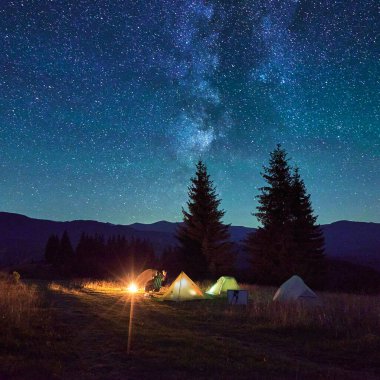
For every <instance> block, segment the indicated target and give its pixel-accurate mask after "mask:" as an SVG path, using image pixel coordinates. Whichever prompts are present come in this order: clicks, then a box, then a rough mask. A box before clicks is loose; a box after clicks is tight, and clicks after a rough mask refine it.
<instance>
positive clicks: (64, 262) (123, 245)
mask: <svg viewBox="0 0 380 380" xmlns="http://www.w3.org/2000/svg"><path fill="white" fill-rule="evenodd" d="M45 259H46V261H47V262H48V263H50V264H51V265H52V266H53V267H54V268H55V269H56V270H57V271H58V272H59V273H60V274H63V275H76V276H85V277H118V276H122V275H125V273H130V272H134V273H139V272H141V271H142V270H144V269H146V268H152V267H155V266H156V265H157V264H158V260H157V258H156V256H155V252H154V248H153V246H152V244H151V243H150V242H149V241H146V240H141V239H136V238H132V239H126V238H125V237H124V236H120V235H117V236H111V237H109V238H108V239H105V238H104V236H102V235H99V234H95V235H89V234H85V233H82V235H81V237H80V240H79V242H78V244H77V246H76V248H75V249H73V247H72V243H71V241H70V237H69V235H68V233H67V231H65V232H64V233H63V235H62V237H61V238H59V236H58V235H51V236H50V237H49V239H48V241H47V243H46V248H45Z"/></svg>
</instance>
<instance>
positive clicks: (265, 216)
mask: <svg viewBox="0 0 380 380" xmlns="http://www.w3.org/2000/svg"><path fill="white" fill-rule="evenodd" d="M262 175H263V178H264V179H265V180H266V182H267V185H266V186H264V187H262V188H261V189H260V191H261V194H260V195H259V196H258V197H257V198H258V201H259V206H258V208H257V210H258V211H257V212H256V213H255V214H254V215H255V216H256V217H257V219H258V221H259V222H260V223H261V227H260V228H259V229H258V230H257V232H256V233H252V234H250V235H249V236H248V238H247V240H246V248H247V250H248V251H249V252H250V254H251V257H252V264H253V272H254V275H255V278H256V280H257V281H258V282H261V283H268V284H274V285H278V284H279V283H281V282H283V281H285V280H286V279H288V278H289V277H290V276H292V275H294V274H298V275H300V276H301V277H303V278H304V279H305V281H306V282H308V283H309V284H311V285H312V286H321V285H322V282H323V274H324V270H325V260H324V253H323V245H324V240H323V235H322V232H321V230H320V229H319V227H318V226H317V225H316V219H317V218H316V217H315V216H314V215H313V209H312V206H311V201H310V195H308V194H307V192H306V187H305V184H304V182H303V180H302V179H301V177H300V175H299V170H298V168H296V169H295V170H294V172H292V169H291V167H290V166H289V163H288V159H287V154H286V151H285V150H284V149H282V148H281V146H280V145H277V148H276V149H275V150H274V151H273V152H272V153H271V154H270V161H269V166H268V167H264V173H263V174H262Z"/></svg>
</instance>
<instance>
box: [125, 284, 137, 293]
mask: <svg viewBox="0 0 380 380" xmlns="http://www.w3.org/2000/svg"><path fill="white" fill-rule="evenodd" d="M127 290H128V292H130V293H136V292H137V290H138V289H137V285H136V284H135V283H134V282H131V283H130V284H129V286H128V288H127Z"/></svg>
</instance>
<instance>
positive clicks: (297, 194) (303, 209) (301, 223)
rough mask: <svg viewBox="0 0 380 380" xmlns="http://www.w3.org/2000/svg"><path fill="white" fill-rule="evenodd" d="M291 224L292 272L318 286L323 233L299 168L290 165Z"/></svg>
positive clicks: (323, 266) (323, 269)
mask: <svg viewBox="0 0 380 380" xmlns="http://www.w3.org/2000/svg"><path fill="white" fill-rule="evenodd" d="M291 199H292V204H291V208H292V215H293V221H292V228H293V231H292V233H293V240H294V251H293V272H294V273H298V274H300V276H302V277H303V278H304V279H305V281H307V282H308V283H309V284H310V285H312V286H316V287H320V286H321V285H322V284H323V282H324V276H325V272H326V260H325V254H324V237H323V233H322V230H321V229H320V227H319V226H318V225H317V224H316V222H317V217H316V216H314V210H313V208H312V205H311V200H310V194H307V191H306V186H305V183H304V181H303V180H302V179H301V177H300V174H299V169H298V168H297V167H296V168H295V169H294V174H293V178H292V194H291Z"/></svg>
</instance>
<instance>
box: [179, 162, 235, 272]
mask: <svg viewBox="0 0 380 380" xmlns="http://www.w3.org/2000/svg"><path fill="white" fill-rule="evenodd" d="M188 195H189V200H188V202H187V208H188V211H186V210H184V209H182V213H183V223H182V224H181V225H180V226H179V227H178V230H177V239H178V241H179V249H180V252H181V255H182V257H183V259H184V269H185V270H186V271H187V272H188V273H189V275H190V276H192V277H194V278H196V279H200V278H206V277H208V276H210V275H213V276H217V275H220V274H226V273H228V271H230V270H231V269H232V266H233V258H234V257H233V254H232V244H231V242H230V241H229V239H230V235H229V231H228V228H229V226H228V225H224V224H223V223H222V218H223V216H224V214H225V212H224V211H223V210H220V209H219V206H220V202H221V200H220V199H218V196H217V194H216V190H215V187H214V185H213V182H212V181H211V180H210V176H209V175H208V174H207V168H206V165H205V164H204V163H203V162H202V161H199V162H198V163H197V165H196V174H195V177H193V178H191V184H190V186H189V191H188Z"/></svg>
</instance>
